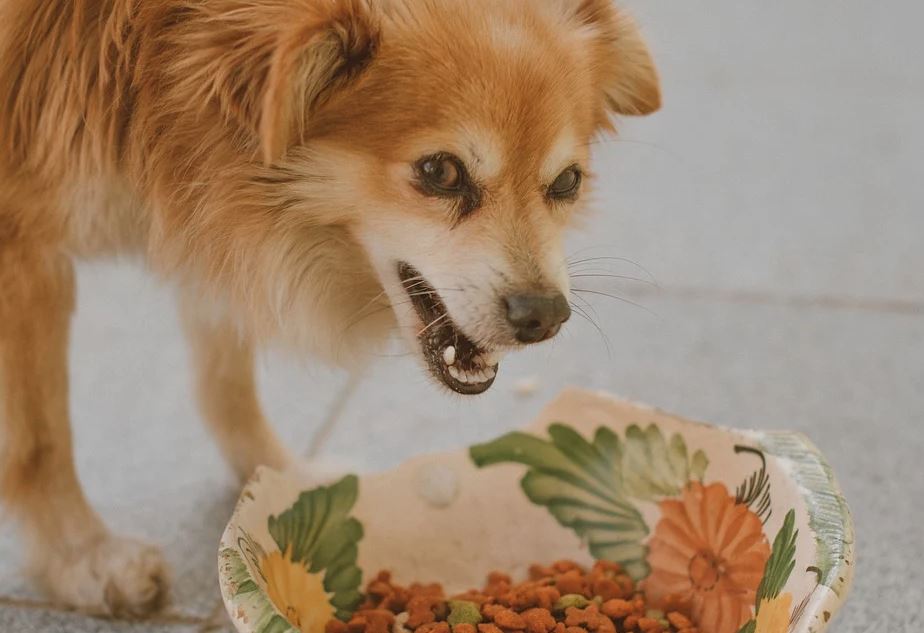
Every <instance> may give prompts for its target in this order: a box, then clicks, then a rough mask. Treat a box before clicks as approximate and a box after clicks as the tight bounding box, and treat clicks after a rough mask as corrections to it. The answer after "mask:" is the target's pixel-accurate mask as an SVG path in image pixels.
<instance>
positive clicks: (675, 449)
mask: <svg viewBox="0 0 924 633" xmlns="http://www.w3.org/2000/svg"><path fill="white" fill-rule="evenodd" d="M548 433H549V438H550V440H543V439H541V438H538V437H535V436H533V435H529V434H527V433H519V432H516V433H509V434H507V435H505V436H503V437H501V438H499V439H497V440H495V441H493V442H489V443H487V444H480V445H477V446H473V447H472V448H471V449H470V455H471V458H472V461H474V463H475V464H476V465H477V466H478V467H479V468H481V467H485V466H490V465H492V464H500V463H509V462H514V463H519V464H524V465H526V466H528V467H529V471H528V472H527V473H526V475H524V477H523V479H522V480H521V482H520V483H521V486H522V488H523V491H524V492H525V493H526V496H527V497H528V498H529V500H530V501H532V502H533V503H535V504H537V505H542V506H545V507H546V508H548V510H549V512H550V513H551V514H552V516H554V517H555V519H556V520H557V521H558V522H559V524H561V525H563V526H565V527H568V528H570V529H572V530H573V531H574V532H575V533H576V534H577V535H578V536H579V537H580V538H581V539H583V540H585V541H586V542H587V543H588V545H589V547H590V552H591V554H592V555H593V556H594V557H595V558H598V559H607V560H612V561H616V562H618V563H620V564H621V565H622V566H623V567H624V568H625V569H626V571H627V573H629V574H630V575H631V576H632V577H634V578H635V579H637V580H638V579H641V578H644V577H645V576H647V575H648V573H649V571H650V568H649V566H648V563H647V561H646V557H647V554H648V549H647V547H646V546H645V545H644V543H643V541H644V540H645V538H646V537H647V535H648V526H647V525H645V522H644V520H643V518H642V515H641V514H640V513H639V511H638V509H637V508H636V505H635V501H637V500H643V501H650V500H655V499H657V498H660V497H664V496H672V495H676V494H678V493H679V492H680V491H681V490H682V488H683V487H684V486H685V485H686V484H687V483H688V482H689V481H690V480H691V478H699V479H701V478H702V476H703V474H704V473H705V470H706V466H707V465H708V460H707V459H706V456H705V454H703V453H702V451H697V452H696V453H695V454H694V455H693V456H692V457H690V456H689V455H688V451H687V447H686V443H685V442H684V440H683V438H682V437H681V436H680V435H674V436H672V437H671V438H670V440H665V438H664V435H663V434H662V433H661V430H660V429H659V428H658V427H657V426H656V425H650V426H648V427H647V428H645V429H642V428H641V427H639V426H631V427H629V428H628V429H627V430H626V439H625V441H623V440H621V439H620V438H619V436H618V435H616V434H615V433H614V432H613V431H612V430H610V429H608V428H606V427H600V428H598V429H597V431H596V432H595V433H594V437H593V441H587V440H586V439H585V438H584V437H583V436H581V435H580V434H579V433H578V432H577V431H575V430H574V429H573V428H572V427H570V426H567V425H564V424H553V425H551V426H550V427H549V429H548Z"/></svg>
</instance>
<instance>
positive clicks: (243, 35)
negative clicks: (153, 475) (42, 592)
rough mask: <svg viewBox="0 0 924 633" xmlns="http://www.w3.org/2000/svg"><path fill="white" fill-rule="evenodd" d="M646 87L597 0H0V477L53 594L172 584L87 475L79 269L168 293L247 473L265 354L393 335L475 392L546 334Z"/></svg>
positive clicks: (440, 374)
mask: <svg viewBox="0 0 924 633" xmlns="http://www.w3.org/2000/svg"><path fill="white" fill-rule="evenodd" d="M659 99H660V97H659V88H658V81H657V77H656V73H655V70H654V68H653V65H652V62H651V59H650V57H649V54H648V51H647V49H646V47H645V45H644V44H643V42H642V40H641V39H640V37H639V34H638V32H637V31H636V28H635V26H634V25H633V23H632V22H631V21H630V20H629V19H628V18H627V17H626V16H624V15H623V14H622V13H620V12H617V11H616V10H615V9H614V8H613V7H612V6H611V5H610V2H609V0H380V1H376V2H373V1H372V0H368V1H367V0H197V1H195V2H191V1H189V0H0V439H2V452H0V484H2V488H0V490H2V496H3V498H4V500H5V502H6V504H7V507H8V508H9V509H10V510H11V511H12V512H14V513H15V515H16V517H17V518H18V520H19V521H20V523H21V525H22V528H23V533H24V534H25V535H26V536H27V537H28V538H29V540H30V541H32V545H33V547H32V550H31V551H32V552H33V554H32V558H31V561H32V564H33V567H34V570H35V572H36V574H37V576H38V578H39V579H40V580H41V581H42V582H43V584H44V585H45V587H46V588H47V590H48V591H49V593H50V595H51V596H53V598H54V599H56V600H58V601H60V602H61V603H63V604H66V605H71V606H74V607H77V608H80V609H84V610H88V611H92V612H103V613H106V612H108V613H127V614H143V613H145V612H147V611H149V610H150V609H152V608H155V607H156V606H157V605H158V603H159V602H160V600H161V598H162V596H163V595H164V591H165V581H164V573H163V568H162V563H161V558H160V554H159V553H158V551H157V550H156V549H153V548H151V547H149V546H146V545H144V544H141V543H138V542H135V541H133V540H129V539H124V538H119V537H117V536H114V535H112V534H111V533H110V532H109V531H108V530H107V529H106V527H105V525H104V524H103V523H102V522H101V520H100V518H99V517H98V516H97V514H96V513H95V512H94V511H93V510H92V509H91V508H90V507H89V505H88V504H87V501H86V499H85V497H84V494H83V492H82V491H81V488H80V484H79V483H78V481H77V478H76V475H75V471H74V464H73V461H72V455H71V437H70V430H69V423H68V409H67V401H68V378H67V348H68V322H69V319H70V316H71V312H72V310H73V308H74V269H73V266H74V264H73V262H74V260H76V259H80V258H92V257H101V256H109V255H121V254H136V253H137V254H141V255H142V256H143V257H144V258H145V261H146V262H147V263H148V264H149V266H150V267H151V268H152V269H153V270H154V271H156V272H157V273H158V274H159V275H162V276H163V277H165V278H169V279H171V280H173V281H175V283H176V284H177V286H178V287H179V288H180V289H181V299H182V301H181V303H182V310H183V314H184V321H185V323H186V326H187V330H188V333H189V337H190V341H191V344H192V348H193V356H194V360H195V365H196V369H197V375H198V394H199V398H200V400H201V407H202V411H203V415H204V417H205V419H206V420H207V421H208V423H209V424H210V426H211V429H212V431H213V432H214V434H215V436H216V438H217V440H218V442H219V443H220V445H221V448H222V449H223V451H224V453H225V454H226V456H227V458H228V460H229V461H230V463H231V464H232V465H233V466H234V468H235V469H236V470H237V472H238V473H239V474H240V476H241V477H246V476H247V475H248V474H249V473H250V472H251V471H252V469H253V468H254V467H255V466H256V465H258V464H261V463H264V464H270V465H273V466H279V467H281V466H285V465H286V463H287V462H288V459H289V458H288V456H287V454H286V451H285V450H284V449H283V447H282V446H281V445H280V444H279V443H278V442H277V440H276V439H275V437H274V436H273V434H272V432H271V431H270V430H269V428H268V426H267V424H266V422H265V421H264V418H263V416H262V414H261V411H260V407H259V405H258V403H257V398H256V395H255V389H254V380H253V376H252V368H251V365H252V362H251V361H252V358H251V346H252V345H254V344H259V343H262V342H265V341H268V340H270V339H281V340H282V341H284V342H286V343H287V344H288V345H290V346H291V347H294V348H295V349H297V350H299V351H304V352H308V353H313V354H317V355H320V356H321V357H323V358H324V359H326V360H328V361H331V362H338V363H351V362H357V361H361V360H362V359H363V358H364V357H367V356H368V355H369V354H368V352H369V350H370V349H371V348H374V347H375V346H376V345H378V344H379V343H380V342H381V341H382V340H383V339H385V338H386V336H387V335H388V334H389V332H390V331H391V330H392V329H394V328H395V327H396V326H397V327H399V328H401V329H402V330H403V331H404V332H405V333H406V334H407V340H408V341H410V342H411V344H412V346H413V348H414V349H415V350H417V351H418V352H419V354H420V358H421V360H422V361H423V363H424V364H425V366H426V367H427V368H428V369H429V371H430V372H431V373H432V374H433V376H434V377H435V378H436V379H437V380H438V381H439V382H441V383H442V384H444V385H445V386H447V387H449V388H450V389H452V390H454V391H456V392H459V393H465V394H471V393H480V392H482V391H484V390H485V389H487V388H488V387H490V385H491V383H492V382H493V380H494V376H495V374H496V372H497V369H498V368H497V365H498V362H499V358H500V354H501V352H503V351H504V350H508V349H510V348H513V347H516V346H518V345H522V344H526V343H533V342H538V341H541V340H545V339H547V338H549V337H551V336H553V335H554V334H555V333H556V332H557V331H558V329H559V327H560V325H561V324H562V323H563V322H564V321H565V320H566V319H567V318H568V315H569V313H570V311H569V307H568V302H567V300H566V299H565V296H566V295H567V290H568V277H567V274H566V266H565V265H564V259H563V256H562V246H561V244H562V232H563V229H564V228H565V227H566V226H567V225H568V223H569V220H570V219H571V218H572V217H573V216H574V215H575V213H577V212H578V211H579V209H580V208H581V203H582V200H583V198H584V197H585V191H586V189H587V186H588V184H589V180H590V177H589V169H588V164H587V163H588V153H589V149H588V146H589V143H590V141H591V139H592V137H594V135H595V134H597V133H598V132H599V131H601V130H608V129H610V128H611V125H610V123H609V117H610V116H611V114H612V113H622V114H645V113H648V112H651V111H653V110H655V109H657V108H658V105H659Z"/></svg>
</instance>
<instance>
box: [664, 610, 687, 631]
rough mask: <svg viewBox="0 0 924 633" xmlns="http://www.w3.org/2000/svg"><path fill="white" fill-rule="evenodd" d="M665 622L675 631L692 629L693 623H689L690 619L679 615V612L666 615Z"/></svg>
mask: <svg viewBox="0 0 924 633" xmlns="http://www.w3.org/2000/svg"><path fill="white" fill-rule="evenodd" d="M667 621H668V622H670V623H671V626H673V627H674V628H675V629H690V628H693V623H692V622H690V618H688V617H687V616H685V615H684V614H682V613H680V612H679V611H671V612H670V613H668V614H667Z"/></svg>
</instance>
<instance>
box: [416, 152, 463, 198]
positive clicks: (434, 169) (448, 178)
mask: <svg viewBox="0 0 924 633" xmlns="http://www.w3.org/2000/svg"><path fill="white" fill-rule="evenodd" d="M417 172H418V174H419V177H420V180H421V181H422V182H423V184H424V185H426V186H427V187H430V188H432V189H434V190H435V191H436V192H437V193H456V192H458V191H461V190H462V188H463V186H464V185H465V168H464V167H463V166H462V163H461V162H460V161H459V159H458V158H456V157H455V156H449V155H446V154H440V155H438V156H430V157H428V158H424V159H423V160H421V161H420V162H419V163H418V164H417Z"/></svg>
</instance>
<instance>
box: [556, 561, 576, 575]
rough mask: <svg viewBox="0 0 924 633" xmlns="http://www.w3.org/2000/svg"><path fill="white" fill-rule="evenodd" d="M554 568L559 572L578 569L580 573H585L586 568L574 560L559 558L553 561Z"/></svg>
mask: <svg viewBox="0 0 924 633" xmlns="http://www.w3.org/2000/svg"><path fill="white" fill-rule="evenodd" d="M552 569H554V570H555V571H557V572H559V573H565V572H568V571H576V572H578V573H579V574H583V573H584V570H583V569H581V566H580V565H578V564H577V563H575V562H574V561H573V560H557V561H555V562H554V563H552Z"/></svg>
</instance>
